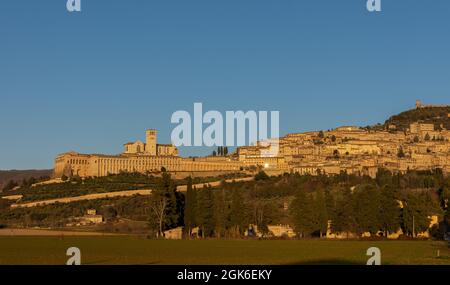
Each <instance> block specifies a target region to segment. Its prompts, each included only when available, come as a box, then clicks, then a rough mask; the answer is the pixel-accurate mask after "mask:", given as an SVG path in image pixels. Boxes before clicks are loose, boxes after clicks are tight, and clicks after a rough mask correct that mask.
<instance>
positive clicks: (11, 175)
mask: <svg viewBox="0 0 450 285" xmlns="http://www.w3.org/2000/svg"><path fill="white" fill-rule="evenodd" d="M52 174H53V169H32V170H0V192H1V190H2V189H3V187H4V186H5V185H6V184H7V183H8V182H9V181H10V180H13V181H15V182H17V183H19V184H20V183H21V182H22V180H23V179H30V178H31V177H34V178H39V177H42V176H52Z"/></svg>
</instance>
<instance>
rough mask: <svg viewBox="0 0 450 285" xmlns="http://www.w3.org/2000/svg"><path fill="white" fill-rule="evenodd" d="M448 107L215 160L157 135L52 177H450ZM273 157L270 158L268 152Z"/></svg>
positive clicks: (69, 162)
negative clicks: (182, 152) (259, 173)
mask: <svg viewBox="0 0 450 285" xmlns="http://www.w3.org/2000/svg"><path fill="white" fill-rule="evenodd" d="M449 140H450V107H449V106H440V105H439V106H434V105H423V104H422V103H421V102H420V101H417V102H416V108H415V109H413V110H409V111H406V112H403V113H401V114H399V115H396V116H393V117H391V118H389V119H388V120H387V121H386V122H385V124H383V125H376V126H372V127H371V126H368V127H357V126H342V127H338V128H336V129H333V130H327V131H312V132H305V133H291V134H288V135H286V136H284V137H281V138H279V139H271V140H269V141H265V142H258V143H257V144H256V145H254V146H243V147H238V148H237V149H236V151H235V152H234V153H231V154H229V155H222V156H207V157H200V158H198V157H197V158H183V157H180V156H179V155H178V150H177V148H176V147H175V146H173V145H170V144H157V141H156V130H147V131H146V141H145V143H144V142H142V141H135V142H129V143H126V144H125V145H124V151H123V153H122V154H119V155H99V154H80V153H77V152H68V153H64V154H61V155H59V156H58V157H57V158H56V160H55V168H54V176H55V177H56V178H60V177H62V176H67V177H70V176H79V177H91V176H94V177H95V176H96V177H98V176H106V175H108V174H118V173H121V172H141V173H152V172H158V171H160V170H161V169H164V170H166V171H168V172H186V173H201V172H217V173H221V172H236V171H245V170H250V169H255V168H256V169H264V170H265V171H266V172H272V173H275V174H276V173H285V172H288V173H299V174H309V175H318V174H326V175H336V174H340V173H341V172H346V173H347V174H355V175H368V176H370V177H375V175H376V173H377V171H378V169H380V168H384V169H387V170H390V171H391V172H394V173H396V172H401V173H405V172H407V171H408V170H432V169H436V168H439V169H442V171H443V172H444V173H449V172H450V155H449V154H450V141H449ZM274 150H275V151H274Z"/></svg>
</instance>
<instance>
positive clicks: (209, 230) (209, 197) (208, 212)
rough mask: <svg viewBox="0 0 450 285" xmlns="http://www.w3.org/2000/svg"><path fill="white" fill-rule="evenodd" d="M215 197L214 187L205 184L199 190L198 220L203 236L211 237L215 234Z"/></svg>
mask: <svg viewBox="0 0 450 285" xmlns="http://www.w3.org/2000/svg"><path fill="white" fill-rule="evenodd" d="M213 199H214V197H213V193H212V189H211V187H209V186H206V185H205V186H204V187H203V188H202V189H200V190H198V193H197V205H198V208H197V209H198V210H197V211H196V222H197V224H198V226H199V227H200V230H201V233H202V237H203V238H206V237H211V236H213V234H214V226H215V225H214V200H213Z"/></svg>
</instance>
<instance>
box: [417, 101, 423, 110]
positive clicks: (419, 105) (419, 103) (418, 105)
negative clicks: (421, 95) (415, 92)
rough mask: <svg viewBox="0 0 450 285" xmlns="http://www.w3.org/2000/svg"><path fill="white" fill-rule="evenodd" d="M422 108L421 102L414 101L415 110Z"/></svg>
mask: <svg viewBox="0 0 450 285" xmlns="http://www.w3.org/2000/svg"><path fill="white" fill-rule="evenodd" d="M422 107H423V105H422V101H420V100H416V109H420V108H422Z"/></svg>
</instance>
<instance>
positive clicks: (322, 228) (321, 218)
mask: <svg viewBox="0 0 450 285" xmlns="http://www.w3.org/2000/svg"><path fill="white" fill-rule="evenodd" d="M314 202H315V207H314V208H315V212H316V219H315V220H316V222H317V229H318V231H319V237H322V235H323V234H326V232H327V229H328V212H327V204H326V200H325V193H324V191H323V190H322V189H319V190H317V192H316V199H315V201H314Z"/></svg>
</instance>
